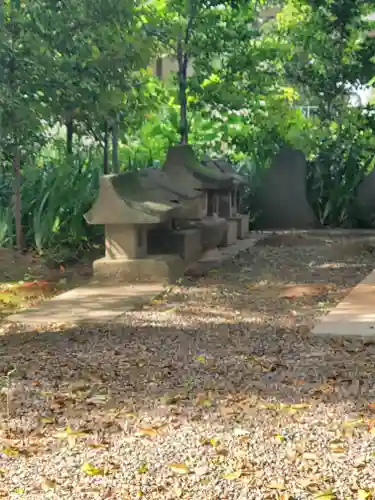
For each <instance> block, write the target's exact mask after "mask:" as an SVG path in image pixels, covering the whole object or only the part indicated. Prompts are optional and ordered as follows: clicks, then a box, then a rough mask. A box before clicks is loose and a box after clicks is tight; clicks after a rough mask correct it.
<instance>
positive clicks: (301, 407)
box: [290, 403, 311, 410]
mask: <svg viewBox="0 0 375 500" xmlns="http://www.w3.org/2000/svg"><path fill="white" fill-rule="evenodd" d="M290 408H292V409H293V410H307V409H308V408H311V405H309V404H308V403H297V404H294V405H290Z"/></svg>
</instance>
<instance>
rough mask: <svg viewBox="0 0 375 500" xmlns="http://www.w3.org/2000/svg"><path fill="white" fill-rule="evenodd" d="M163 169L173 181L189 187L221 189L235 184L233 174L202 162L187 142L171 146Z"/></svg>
mask: <svg viewBox="0 0 375 500" xmlns="http://www.w3.org/2000/svg"><path fill="white" fill-rule="evenodd" d="M162 170H163V172H165V173H166V174H167V176H168V177H169V178H170V179H171V180H172V182H173V183H176V185H178V186H185V187H187V188H189V189H198V190H200V191H202V190H210V189H217V190H221V189H228V188H230V187H231V186H232V185H233V175H231V174H228V173H227V172H223V171H222V170H220V169H219V168H218V167H216V166H215V165H211V164H207V165H205V164H201V163H200V162H199V161H198V160H197V158H196V156H195V154H194V151H193V149H192V147H191V146H189V145H185V144H180V145H178V146H173V147H171V148H169V150H168V154H167V158H166V160H165V163H164V166H163V168H162Z"/></svg>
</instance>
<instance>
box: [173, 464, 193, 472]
mask: <svg viewBox="0 0 375 500" xmlns="http://www.w3.org/2000/svg"><path fill="white" fill-rule="evenodd" d="M169 468H170V469H171V470H172V471H173V472H176V474H189V472H190V470H189V468H188V467H187V466H186V465H185V464H177V463H176V464H169Z"/></svg>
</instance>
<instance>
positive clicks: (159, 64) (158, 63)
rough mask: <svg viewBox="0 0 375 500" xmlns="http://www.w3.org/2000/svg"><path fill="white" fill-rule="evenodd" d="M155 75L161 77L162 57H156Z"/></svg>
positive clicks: (160, 78)
mask: <svg viewBox="0 0 375 500" xmlns="http://www.w3.org/2000/svg"><path fill="white" fill-rule="evenodd" d="M156 76H157V77H158V78H159V80H162V79H163V59H162V58H161V57H158V58H157V59H156Z"/></svg>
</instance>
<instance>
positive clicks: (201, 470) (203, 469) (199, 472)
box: [194, 465, 208, 476]
mask: <svg viewBox="0 0 375 500" xmlns="http://www.w3.org/2000/svg"><path fill="white" fill-rule="evenodd" d="M194 473H195V474H196V475H197V476H205V475H206V474H207V473H208V466H207V465H202V466H201V467H197V468H196V469H195V470H194Z"/></svg>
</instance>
